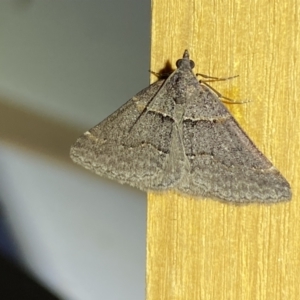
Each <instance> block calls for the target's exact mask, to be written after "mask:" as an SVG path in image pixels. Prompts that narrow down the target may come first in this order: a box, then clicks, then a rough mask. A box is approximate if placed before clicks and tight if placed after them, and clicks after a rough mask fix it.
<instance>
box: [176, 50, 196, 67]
mask: <svg viewBox="0 0 300 300" xmlns="http://www.w3.org/2000/svg"><path fill="white" fill-rule="evenodd" d="M176 67H177V68H181V69H183V68H188V69H193V68H194V67H195V63H194V61H192V60H190V55H189V52H188V50H185V51H184V53H183V57H182V59H178V60H177V61H176Z"/></svg>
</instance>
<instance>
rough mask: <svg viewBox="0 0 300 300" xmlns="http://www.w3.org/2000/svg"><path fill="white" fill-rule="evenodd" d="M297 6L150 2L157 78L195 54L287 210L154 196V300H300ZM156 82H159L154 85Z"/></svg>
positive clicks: (150, 267) (150, 280) (150, 295)
mask: <svg viewBox="0 0 300 300" xmlns="http://www.w3.org/2000/svg"><path fill="white" fill-rule="evenodd" d="M299 12H300V9H299V4H297V1H292V0H290V1H278V0H275V1H267V0H261V1H252V0H250V1H246V0H240V1H233V0H228V1H220V0H216V1H211V0H205V1H199V0H189V1H182V0H169V1H160V0H152V49H151V70H153V71H160V70H161V69H163V68H164V67H165V65H166V64H167V63H170V64H171V65H172V66H173V67H174V68H175V62H176V60H177V59H178V58H180V57H181V56H182V53H183V51H184V49H188V50H189V52H190V55H191V58H192V59H193V60H194V61H195V63H196V67H195V72H200V73H204V74H207V75H212V76H219V77H226V76H231V75H236V74H239V75H240V77H238V78H237V79H234V80H229V81H226V82H219V83H215V84H214V85H213V87H214V88H215V89H217V90H218V91H219V92H221V93H222V94H223V95H224V96H227V97H230V98H233V99H236V100H241V99H248V100H251V102H249V103H247V104H240V105H238V104H236V105H228V106H227V107H228V108H229V110H230V111H231V112H232V114H233V115H234V116H235V118H236V119H237V121H238V122H239V124H240V125H241V126H242V127H243V128H244V129H245V131H246V132H247V133H248V135H249V136H250V137H251V139H252V140H253V141H254V143H255V144H256V145H257V146H258V147H259V149H260V150H261V151H262V152H263V153H264V154H265V155H266V156H267V157H268V158H269V159H270V160H271V161H272V162H273V163H274V165H275V166H276V167H277V168H278V169H279V170H280V171H281V172H282V174H283V175H284V176H285V177H286V178H287V179H288V181H289V182H290V184H291V186H292V190H293V199H292V201H291V202H289V203H282V204H277V205H257V204H254V205H247V206H235V205H229V204H224V203H221V202H217V201H213V200H209V199H206V200H203V201H199V200H194V199H191V198H185V197H182V196H180V195H177V194H174V193H172V192H170V193H165V194H154V193H150V194H149V195H148V224H147V226H148V227H147V299H148V300H160V299H162V300H165V299H168V300H172V299H176V300H177V299H186V300H194V299H197V300H198V299H205V300H206V299H212V300H215V299H218V300H219V299H230V300H232V299H239V300H240V299H247V300H248V299H249V300H253V299H266V300H267V299H278V300H279V299H280V300H284V299H288V300H291V299H299V294H300V284H299V280H298V278H299V276H300V251H299V249H300V203H299V199H298V195H299V180H300V178H299V167H298V164H299V161H300V151H299V149H300V142H299V141H300V134H299V133H300V127H299V121H298V119H299V117H298V115H299V108H300V102H299V98H300V97H299V96H300V89H298V88H297V86H296V83H299V82H300V64H299V58H298V53H299V48H300V45H299V43H300V36H299V32H300V28H299V27H300V25H299V24H300V22H299V16H300V14H299ZM154 79H155V77H153V78H152V81H154Z"/></svg>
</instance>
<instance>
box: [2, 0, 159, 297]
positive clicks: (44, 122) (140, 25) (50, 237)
mask: <svg viewBox="0 0 300 300" xmlns="http://www.w3.org/2000/svg"><path fill="white" fill-rule="evenodd" d="M0 41H1V42H0V200H1V203H0V204H1V206H2V207H3V208H4V211H5V212H6V214H7V218H8V220H9V223H10V226H11V228H12V231H13V234H14V238H15V240H16V242H17V245H18V247H19V249H20V252H21V254H22V262H23V263H24V264H25V265H26V266H27V267H28V268H29V270H30V271H31V272H32V273H33V274H34V275H35V276H37V278H39V280H41V281H42V282H43V283H44V284H45V285H47V286H48V287H50V288H51V290H52V291H54V292H55V293H56V294H57V295H59V296H60V297H61V298H62V299H76V300H77V299H78V300H79V299H80V300H81V299H83V300H86V299H87V300H90V299H91V300H92V299H107V300H110V299H113V300H119V299H120V300H121V299H130V300H135V299H139V300H140V299H144V298H145V295H144V294H145V263H146V262H145V231H146V194H145V193H142V192H140V191H137V190H135V189H133V188H130V187H127V186H122V185H120V184H118V183H115V182H113V181H110V180H107V179H103V178H100V177H98V176H95V175H93V174H92V173H90V172H88V171H86V170H85V169H83V168H81V167H79V166H76V165H74V164H73V163H72V162H71V161H70V159H69V157H68V155H69V153H68V152H69V148H70V145H71V144H72V142H74V141H75V139H76V138H77V136H78V135H79V134H81V133H82V132H84V131H85V130H86V129H89V128H90V127H92V126H94V125H95V124H97V123H98V122H100V121H101V120H102V119H103V118H105V117H106V116H108V115H109V114H110V113H112V112H113V111H114V110H115V109H117V108H118V107H120V106H121V105H122V104H123V103H124V102H125V101H127V100H128V99H129V98H130V97H131V96H133V95H134V94H135V93H136V92H138V91H139V90H141V89H142V88H144V87H145V86H147V85H148V79H149V73H148V69H149V56H150V1H145V0H144V1H141V0H126V1H121V0H105V1H103V0H101V1H96V0H95V1H83V0H82V1H79V0H75V1H74V0H73V1H71V0H69V1H55V0H48V1H34V0H14V1H1V2H0ZM163 63H164V62H162V64H163Z"/></svg>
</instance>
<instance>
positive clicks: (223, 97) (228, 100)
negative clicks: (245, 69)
mask: <svg viewBox="0 0 300 300" xmlns="http://www.w3.org/2000/svg"><path fill="white" fill-rule="evenodd" d="M235 77H236V76H235ZM231 78H233V77H231ZM199 82H200V84H202V85H205V86H207V87H208V88H209V89H211V90H212V91H213V92H214V93H215V94H216V95H217V96H218V97H219V98H221V99H223V100H225V101H223V102H225V103H227V102H228V103H231V104H244V103H248V102H250V101H249V100H242V101H236V100H234V99H231V98H228V97H225V96H223V95H222V94H221V93H219V92H218V91H217V90H216V89H214V88H213V87H212V86H210V85H209V84H208V83H207V81H199Z"/></svg>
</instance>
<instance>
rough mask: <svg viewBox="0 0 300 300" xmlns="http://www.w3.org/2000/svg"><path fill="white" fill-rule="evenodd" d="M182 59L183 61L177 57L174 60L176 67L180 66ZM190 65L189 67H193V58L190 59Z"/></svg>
mask: <svg viewBox="0 0 300 300" xmlns="http://www.w3.org/2000/svg"><path fill="white" fill-rule="evenodd" d="M182 61H183V60H182V59H178V60H177V61H176V67H177V68H179V67H180V66H181V64H182ZM190 67H191V69H193V68H194V67H195V63H194V61H193V60H190Z"/></svg>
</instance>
